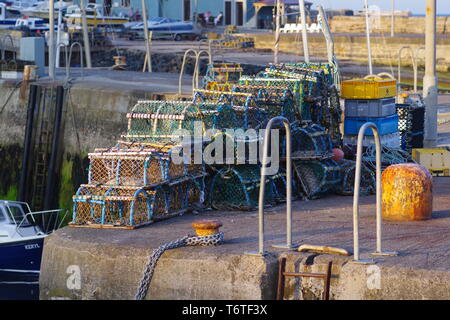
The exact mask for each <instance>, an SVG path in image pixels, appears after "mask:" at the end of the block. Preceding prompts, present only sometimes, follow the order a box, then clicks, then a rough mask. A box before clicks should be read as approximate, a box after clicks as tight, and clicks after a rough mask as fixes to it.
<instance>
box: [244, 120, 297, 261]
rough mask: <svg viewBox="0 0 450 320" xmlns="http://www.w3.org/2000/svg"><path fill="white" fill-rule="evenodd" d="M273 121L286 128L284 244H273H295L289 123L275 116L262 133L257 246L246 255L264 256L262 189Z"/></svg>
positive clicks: (284, 246)
mask: <svg viewBox="0 0 450 320" xmlns="http://www.w3.org/2000/svg"><path fill="white" fill-rule="evenodd" d="M275 122H282V123H283V124H284V128H285V130H286V163H287V164H286V244H281V245H274V247H276V248H284V249H294V248H295V247H296V246H294V245H293V244H292V206H291V205H292V154H291V152H292V149H291V125H290V124H289V120H288V119H286V118H285V117H281V116H279V117H275V118H272V119H270V121H269V122H268V123H267V126H266V132H265V134H264V147H263V159H262V166H261V182H260V186H259V204H258V217H259V218H258V220H259V230H258V238H259V247H258V251H251V252H246V254H248V255H253V256H264V255H266V254H267V252H266V251H264V189H265V180H266V172H267V152H268V149H269V136H270V130H271V129H272V126H273V124H274V123H275Z"/></svg>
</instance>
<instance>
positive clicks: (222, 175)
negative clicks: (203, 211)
mask: <svg viewBox="0 0 450 320" xmlns="http://www.w3.org/2000/svg"><path fill="white" fill-rule="evenodd" d="M260 170H261V169H260V167H259V166H258V165H240V166H234V167H227V168H223V169H221V170H219V172H217V174H216V175H215V176H214V178H213V179H212V182H211V187H210V188H211V190H210V194H209V197H210V201H209V202H210V203H211V206H212V207H213V208H215V209H219V210H244V211H245V210H253V209H255V208H256V207H257V206H258V199H259V185H260V179H261V176H260ZM265 183H266V186H265V204H274V203H275V186H274V183H273V180H272V178H271V177H270V176H267V177H266V180H265Z"/></svg>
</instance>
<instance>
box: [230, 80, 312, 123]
mask: <svg viewBox="0 0 450 320" xmlns="http://www.w3.org/2000/svg"><path fill="white" fill-rule="evenodd" d="M245 86H250V87H262V88H264V87H265V88H268V89H269V90H271V88H277V89H284V90H289V91H290V92H291V93H292V95H293V97H294V103H295V114H296V118H297V119H302V120H311V113H310V108H311V103H309V102H307V101H305V99H304V96H305V95H307V92H308V88H309V87H308V86H306V87H305V85H304V84H303V82H302V81H301V80H297V79H282V78H275V77H270V78H268V77H264V76H263V77H251V76H242V77H241V78H240V79H239V87H245ZM309 89H311V88H309Z"/></svg>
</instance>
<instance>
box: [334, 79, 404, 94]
mask: <svg viewBox="0 0 450 320" xmlns="http://www.w3.org/2000/svg"><path fill="white" fill-rule="evenodd" d="M396 95H397V80H394V79H379V78H375V79H373V78H372V79H353V80H346V81H342V82H341V97H342V98H344V99H383V98H392V97H395V96H396Z"/></svg>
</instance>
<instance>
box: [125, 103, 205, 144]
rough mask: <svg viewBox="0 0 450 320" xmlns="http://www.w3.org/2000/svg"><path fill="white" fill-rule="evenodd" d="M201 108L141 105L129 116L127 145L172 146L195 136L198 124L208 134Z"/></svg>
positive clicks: (165, 104)
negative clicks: (176, 142)
mask: <svg viewBox="0 0 450 320" xmlns="http://www.w3.org/2000/svg"><path fill="white" fill-rule="evenodd" d="M201 107H203V106H201V105H197V104H194V103H192V102H183V101H139V102H138V103H137V104H136V105H135V106H134V107H133V110H132V112H131V113H128V114H127V118H128V130H127V134H126V135H124V136H123V138H125V139H126V141H132V142H157V143H162V144H164V143H170V142H172V141H179V140H180V138H181V137H182V136H183V134H187V133H188V134H190V135H191V136H193V135H194V129H195V128H196V127H195V123H196V122H198V124H197V126H198V129H199V130H201V131H202V133H203V131H204V128H203V124H202V113H201V111H200V108H201Z"/></svg>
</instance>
